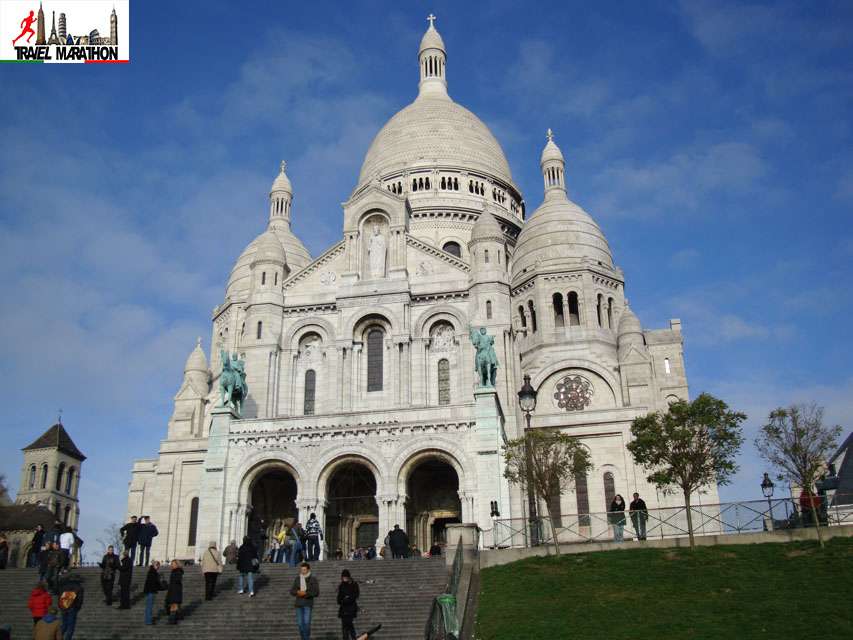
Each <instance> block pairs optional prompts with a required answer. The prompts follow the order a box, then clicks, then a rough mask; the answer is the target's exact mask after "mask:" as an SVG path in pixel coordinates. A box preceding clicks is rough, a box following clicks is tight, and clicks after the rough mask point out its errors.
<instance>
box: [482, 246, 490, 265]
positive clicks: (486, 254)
mask: <svg viewBox="0 0 853 640" xmlns="http://www.w3.org/2000/svg"><path fill="white" fill-rule="evenodd" d="M483 262H485V263H486V264H489V250H488V249H483Z"/></svg>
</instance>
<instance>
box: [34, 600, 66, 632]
mask: <svg viewBox="0 0 853 640" xmlns="http://www.w3.org/2000/svg"><path fill="white" fill-rule="evenodd" d="M57 613H58V611H57V609H56V607H53V606H51V607H48V609H47V613H46V614H45V615H44V617H43V618H42V619H41V620H39V621H38V622H36V626H35V627H33V640H63V638H62V622H60V620H59V618H57V617H56V616H57Z"/></svg>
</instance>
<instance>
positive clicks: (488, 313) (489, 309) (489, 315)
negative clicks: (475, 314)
mask: <svg viewBox="0 0 853 640" xmlns="http://www.w3.org/2000/svg"><path fill="white" fill-rule="evenodd" d="M491 319H492V301H491V300H486V320H491Z"/></svg>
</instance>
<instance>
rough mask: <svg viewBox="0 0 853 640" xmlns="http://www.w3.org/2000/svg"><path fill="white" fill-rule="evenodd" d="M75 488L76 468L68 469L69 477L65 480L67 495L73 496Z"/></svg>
mask: <svg viewBox="0 0 853 640" xmlns="http://www.w3.org/2000/svg"><path fill="white" fill-rule="evenodd" d="M73 486H74V467H68V475H67V476H66V479H65V493H67V494H68V495H69V496H70V495H71V489H72V487H73Z"/></svg>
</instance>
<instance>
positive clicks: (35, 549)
mask: <svg viewBox="0 0 853 640" xmlns="http://www.w3.org/2000/svg"><path fill="white" fill-rule="evenodd" d="M43 545H44V527H43V526H41V525H40V524H39V525H36V531H35V533H33V539H32V540H31V541H30V552H29V553H28V554H27V566H28V567H37V566H38V556H39V553H40V552H41V549H42V546H43Z"/></svg>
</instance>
